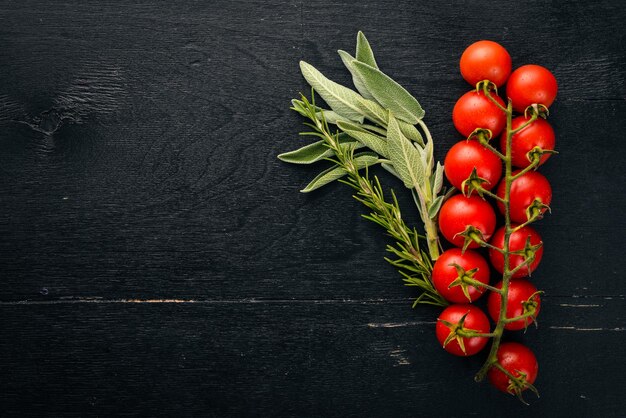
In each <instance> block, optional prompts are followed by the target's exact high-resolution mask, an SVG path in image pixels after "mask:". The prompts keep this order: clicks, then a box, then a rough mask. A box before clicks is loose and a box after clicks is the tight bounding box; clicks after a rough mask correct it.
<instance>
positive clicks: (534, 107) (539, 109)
mask: <svg viewBox="0 0 626 418" xmlns="http://www.w3.org/2000/svg"><path fill="white" fill-rule="evenodd" d="M533 115H536V117H540V118H544V119H548V115H550V111H549V110H548V108H547V107H546V106H545V105H542V104H541V103H533V104H531V105H530V106H528V107H527V108H526V109H524V117H526V118H528V117H532V116H533Z"/></svg>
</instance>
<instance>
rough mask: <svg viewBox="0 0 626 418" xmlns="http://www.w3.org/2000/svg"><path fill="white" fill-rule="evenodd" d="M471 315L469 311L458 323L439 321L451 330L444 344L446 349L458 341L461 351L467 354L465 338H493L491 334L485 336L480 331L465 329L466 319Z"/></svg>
mask: <svg viewBox="0 0 626 418" xmlns="http://www.w3.org/2000/svg"><path fill="white" fill-rule="evenodd" d="M469 313H470V311H467V312H466V313H464V314H463V316H462V317H461V318H459V320H458V321H457V322H456V323H452V322H449V321H446V320H445V319H439V322H441V323H442V324H443V325H445V326H446V327H448V329H450V333H449V334H448V337H447V338H446V339H445V340H444V342H443V347H444V348H445V347H446V346H447V345H448V344H450V342H452V341H453V340H456V342H457V344H458V345H459V347H460V348H461V351H463V354H467V351H466V350H465V338H473V337H491V334H485V333H483V332H480V331H479V330H476V329H470V328H465V327H464V324H465V318H467V315H468V314H469Z"/></svg>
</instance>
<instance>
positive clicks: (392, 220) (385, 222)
mask: <svg viewBox="0 0 626 418" xmlns="http://www.w3.org/2000/svg"><path fill="white" fill-rule="evenodd" d="M312 97H314V96H313V94H312ZM312 100H313V102H309V100H308V99H307V98H306V97H305V96H302V98H301V100H298V101H294V107H293V108H292V109H293V110H295V111H297V112H298V113H300V114H301V115H303V116H305V117H306V118H308V119H309V120H310V121H311V123H305V125H307V126H308V127H310V128H312V129H313V130H312V131H308V132H303V134H304V135H312V136H316V137H319V138H321V139H322V143H323V144H324V146H326V147H327V149H328V150H330V151H331V152H332V153H333V155H334V157H332V158H328V159H329V160H330V161H332V162H333V163H334V164H335V165H334V166H333V167H332V168H331V169H329V170H326V171H325V172H323V173H322V174H321V175H320V176H318V177H316V179H314V180H313V181H312V182H311V183H310V184H309V185H308V186H307V189H308V188H311V189H314V188H317V187H319V183H320V182H327V181H332V179H331V177H335V176H339V177H342V176H344V175H345V176H346V179H345V180H342V181H343V182H344V183H345V184H348V185H349V186H351V187H352V188H353V189H355V190H356V195H355V196H354V198H355V199H357V200H358V201H359V202H361V203H363V204H364V205H365V206H367V207H368V208H369V209H370V210H371V213H369V214H368V215H363V217H364V218H366V219H369V220H371V221H373V222H375V223H377V224H378V225H380V226H382V227H383V228H384V229H385V230H386V231H387V233H388V234H389V235H390V236H391V237H392V238H393V239H394V240H395V243H394V244H393V245H391V244H390V245H387V251H388V252H390V253H391V254H392V255H393V257H389V258H385V259H386V260H387V261H388V262H389V263H390V264H392V265H393V266H395V267H396V268H398V270H399V272H400V274H402V276H403V278H404V281H405V283H406V284H407V286H416V287H418V288H419V289H420V290H421V294H420V295H419V296H418V298H417V299H416V300H415V303H414V305H415V304H417V303H426V304H431V305H437V306H446V305H447V304H448V303H447V302H446V301H445V299H443V298H442V297H441V295H439V293H437V291H436V290H435V288H434V287H433V285H432V282H431V280H430V275H431V272H432V263H431V260H430V257H429V255H428V254H427V253H425V252H424V251H423V250H421V249H420V240H422V239H423V237H422V236H420V235H419V234H418V233H417V231H416V230H415V229H414V228H413V229H412V228H409V227H408V226H407V225H406V224H405V222H404V220H403V219H402V213H401V211H400V207H399V205H398V201H397V199H396V196H395V194H394V193H393V191H392V192H391V197H392V200H391V202H389V201H387V200H386V199H385V196H384V192H383V189H382V187H381V185H380V182H379V180H378V178H377V177H374V180H370V179H369V178H368V176H367V174H366V175H365V176H362V175H361V174H360V172H359V170H360V169H362V168H365V169H366V170H367V168H368V167H370V166H371V165H374V164H376V163H377V162H378V156H377V155H375V154H373V153H361V154H355V153H354V150H355V145H354V144H346V143H342V141H341V135H342V134H341V133H335V134H333V133H331V130H330V128H329V125H328V121H327V120H326V119H325V117H324V113H323V112H322V114H321V117H319V116H318V113H317V111H316V106H315V102H314V99H312ZM335 178H336V177H335ZM333 179H334V178H333ZM307 189H305V191H309V190H307Z"/></svg>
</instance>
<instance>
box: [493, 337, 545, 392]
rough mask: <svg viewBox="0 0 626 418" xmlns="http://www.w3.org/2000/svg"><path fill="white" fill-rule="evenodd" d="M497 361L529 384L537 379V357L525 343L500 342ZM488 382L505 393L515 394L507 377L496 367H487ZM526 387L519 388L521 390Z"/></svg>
mask: <svg viewBox="0 0 626 418" xmlns="http://www.w3.org/2000/svg"><path fill="white" fill-rule="evenodd" d="M497 359H498V363H499V364H500V365H501V366H502V367H503V368H504V369H505V370H506V371H508V372H509V373H510V374H512V375H513V376H515V377H521V376H523V377H524V380H525V381H526V382H528V383H530V384H531V385H532V384H533V383H534V382H535V379H537V372H538V371H539V365H538V364H537V358H536V357H535V355H534V354H533V352H532V351H530V349H529V348H528V347H526V346H525V345H522V344H519V343H513V342H507V343H502V344H501V345H500V347H499V348H498V353H497ZM487 377H488V378H489V382H491V384H492V385H494V386H495V387H496V388H497V389H498V390H501V391H502V392H505V393H511V394H515V390H514V388H512V387H511V381H510V379H509V377H508V376H507V375H506V374H504V373H503V372H502V371H501V370H498V369H497V368H496V367H492V368H491V369H489V372H488V373H487ZM525 389H526V388H519V389H518V390H519V391H520V392H521V391H523V390H525Z"/></svg>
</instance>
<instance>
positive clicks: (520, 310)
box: [487, 279, 541, 330]
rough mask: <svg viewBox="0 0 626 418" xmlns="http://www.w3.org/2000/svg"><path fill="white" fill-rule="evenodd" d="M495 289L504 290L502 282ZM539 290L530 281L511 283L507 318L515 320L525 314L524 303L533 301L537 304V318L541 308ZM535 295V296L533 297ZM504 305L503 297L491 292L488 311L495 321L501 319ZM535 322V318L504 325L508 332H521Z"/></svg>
mask: <svg viewBox="0 0 626 418" xmlns="http://www.w3.org/2000/svg"><path fill="white" fill-rule="evenodd" d="M494 287H496V288H498V289H502V282H500V283H498V284H497V285H495V286H494ZM536 292H537V288H536V287H535V286H534V285H533V284H532V283H531V282H529V281H528V280H524V279H515V280H511V281H510V282H509V291H508V294H507V298H506V300H507V302H506V317H507V318H515V317H518V316H520V315H522V314H524V305H523V304H524V302H527V301H529V300H530V299H531V297H532V300H533V301H534V302H535V303H536V304H537V307H536V309H537V310H536V313H535V317H536V316H537V315H538V314H539V309H540V308H541V299H540V298H539V295H538V294H535V293H536ZM533 295H534V296H533ZM501 303H502V297H501V296H500V294H499V293H497V292H490V293H489V298H488V299H487V310H488V311H489V315H490V316H491V318H492V319H493V320H494V321H496V322H497V321H498V318H499V317H500V305H501ZM533 322H534V320H533V318H531V317H528V318H525V319H519V320H517V321H515V322H509V323H508V324H505V325H504V328H505V329H508V330H520V329H524V328H525V327H527V326H528V325H530V324H532V323H533Z"/></svg>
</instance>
